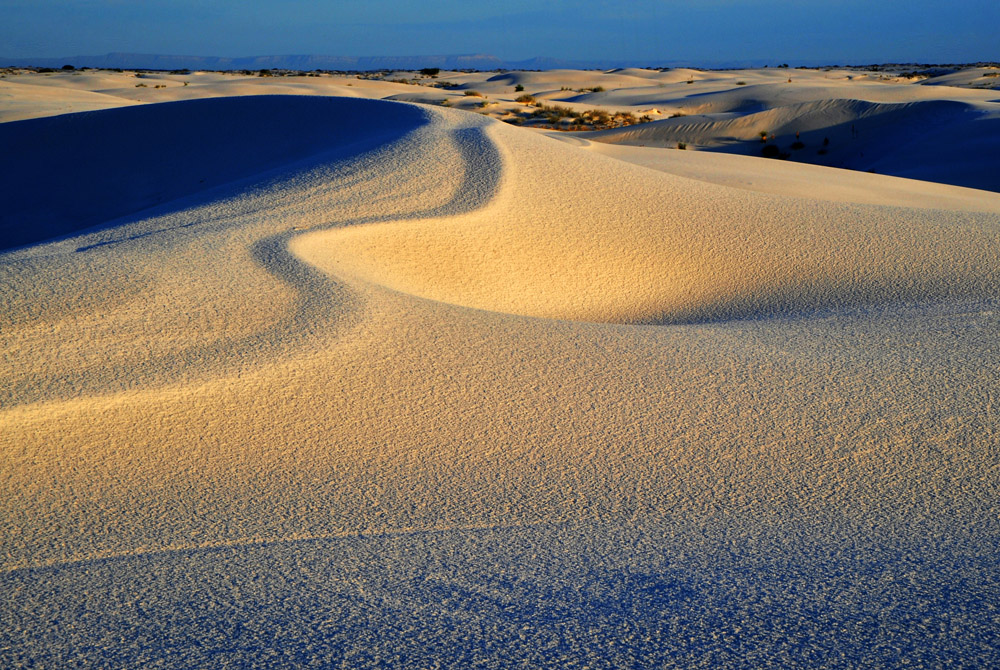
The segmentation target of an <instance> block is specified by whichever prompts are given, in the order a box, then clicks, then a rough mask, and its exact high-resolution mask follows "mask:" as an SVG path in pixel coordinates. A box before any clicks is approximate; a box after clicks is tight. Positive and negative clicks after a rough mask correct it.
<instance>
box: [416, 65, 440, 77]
mask: <svg viewBox="0 0 1000 670" xmlns="http://www.w3.org/2000/svg"><path fill="white" fill-rule="evenodd" d="M440 73H441V68H439V67H425V68H423V69H422V70H420V74H422V75H426V76H428V77H433V76H434V75H437V74H440Z"/></svg>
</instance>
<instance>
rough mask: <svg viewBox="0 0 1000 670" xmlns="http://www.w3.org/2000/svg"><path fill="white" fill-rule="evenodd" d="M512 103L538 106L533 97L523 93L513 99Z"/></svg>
mask: <svg viewBox="0 0 1000 670" xmlns="http://www.w3.org/2000/svg"><path fill="white" fill-rule="evenodd" d="M514 102H520V103H522V104H524V105H536V104H538V101H537V100H535V96H533V95H528V94H527V93H525V94H524V95H521V96H518V97H516V98H514Z"/></svg>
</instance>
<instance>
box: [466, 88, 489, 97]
mask: <svg viewBox="0 0 1000 670" xmlns="http://www.w3.org/2000/svg"><path fill="white" fill-rule="evenodd" d="M465 95H467V96H470V97H473V98H482V97H485V96H484V95H483V94H482V93H480V92H479V91H473V90H471V89H469V90H468V91H466V92H465Z"/></svg>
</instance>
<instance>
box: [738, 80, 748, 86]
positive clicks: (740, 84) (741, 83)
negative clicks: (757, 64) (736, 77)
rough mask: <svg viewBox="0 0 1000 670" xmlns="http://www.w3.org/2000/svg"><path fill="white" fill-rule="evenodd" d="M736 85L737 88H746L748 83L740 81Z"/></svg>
mask: <svg viewBox="0 0 1000 670" xmlns="http://www.w3.org/2000/svg"><path fill="white" fill-rule="evenodd" d="M736 85H737V86H746V85H747V83H746V82H745V81H738V82H736Z"/></svg>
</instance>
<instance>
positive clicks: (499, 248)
mask: <svg viewBox="0 0 1000 670" xmlns="http://www.w3.org/2000/svg"><path fill="white" fill-rule="evenodd" d="M493 132H494V134H495V135H496V136H497V137H498V140H499V142H500V144H501V146H502V147H503V148H504V150H505V154H504V155H505V156H507V161H508V164H509V165H508V169H507V170H506V173H505V174H506V181H505V182H504V187H503V189H502V190H501V193H500V194H499V196H498V197H497V198H496V199H494V201H493V202H492V203H491V204H490V206H489V207H486V208H484V209H482V210H480V211H478V212H476V213H475V214H473V215H469V216H462V217H455V218H448V219H442V220H424V221H411V222H408V223H406V224H403V225H400V224H397V223H392V222H389V223H384V224H380V225H377V226H365V227H361V228H351V229H346V230H336V231H330V232H317V233H312V234H310V235H304V236H302V237H300V238H297V239H296V240H294V241H293V242H292V249H293V250H294V251H295V252H296V253H298V254H299V255H301V256H302V257H304V258H306V259H307V260H310V261H311V262H313V263H314V264H316V265H318V266H320V267H323V268H325V269H327V270H328V271H330V272H331V273H334V274H336V273H338V272H339V273H346V274H349V275H353V276H358V277H361V278H363V279H366V280H368V281H371V282H376V283H379V284H383V285H385V286H389V287H391V288H394V289H396V290H400V291H405V292H408V293H414V294H417V295H420V296H424V297H428V298H433V299H435V300H441V301H444V302H451V303H456V304H461V305H467V306H470V307H477V308H481V309H489V310H495V311H502V312H512V313H517V314H525V315H529V316H541V317H548V318H562V319H580V320H589V321H618V322H638V323H655V322H674V323H676V322H685V321H696V320H706V319H718V318H727V317H734V316H754V315H761V314H769V313H777V312H788V311H796V310H804V309H812V310H816V309H829V308H834V307H844V306H860V305H870V304H876V303H886V302H894V301H896V302H898V301H917V300H927V299H931V298H983V297H988V296H992V295H996V294H997V292H998V282H1000V226H998V223H1000V218H998V217H997V215H996V213H995V211H994V212H993V213H989V212H984V213H972V212H969V213H965V214H957V213H955V212H945V211H934V210H928V209H923V210H921V209H914V208H909V207H878V206H871V205H860V204H853V203H849V202H844V201H841V202H839V203H836V204H835V203H832V202H830V200H829V199H823V200H818V199H811V198H807V197H799V198H789V197H777V196H772V195H768V194H761V193H754V192H748V191H747V190H745V189H740V190H735V189H731V188H726V187H724V186H718V185H713V184H707V183H704V182H703V181H692V180H689V179H684V178H680V177H675V176H670V175H664V174H660V173H654V172H651V171H648V170H644V169H642V168H639V167H633V166H631V165H622V164H621V163H620V162H617V161H612V160H607V159H604V158H602V157H599V156H582V157H581V156H580V151H579V150H578V149H576V148H574V147H569V146H566V145H563V144H556V143H555V142H552V141H551V140H547V139H539V138H536V137H530V136H526V135H525V134H524V133H523V132H520V131H517V130H515V129H508V128H496V129H494V131H493ZM758 163H760V161H758ZM748 167H749V166H748ZM765 168H766V164H765V165H764V166H761V169H762V170H763V169H765ZM876 183H879V182H873V184H872V188H871V190H872V191H876V189H875V184H876ZM906 186H907V187H908V189H909V191H910V192H912V194H913V195H914V198H919V197H920V193H921V190H922V188H923V185H922V184H920V183H919V182H907V183H906ZM816 192H817V194H820V195H821V194H822V192H823V188H822V187H818V188H816ZM900 199H901V200H902V198H900ZM985 199H986V200H987V201H988V202H992V203H993V204H994V205H996V203H997V198H995V197H993V198H991V197H989V196H985Z"/></svg>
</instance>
